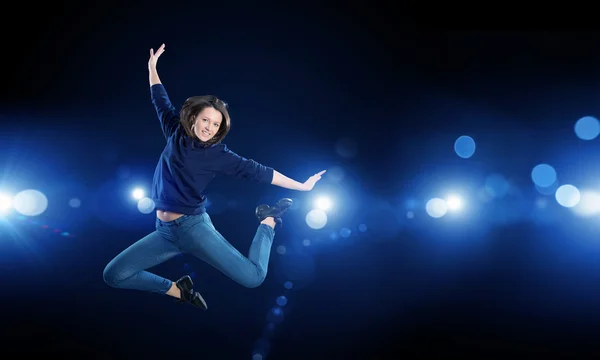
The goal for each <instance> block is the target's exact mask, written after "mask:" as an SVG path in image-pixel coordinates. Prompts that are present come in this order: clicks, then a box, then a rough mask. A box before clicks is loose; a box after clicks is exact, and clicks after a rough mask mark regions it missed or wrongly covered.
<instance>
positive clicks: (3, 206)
mask: <svg viewBox="0 0 600 360" xmlns="http://www.w3.org/2000/svg"><path fill="white" fill-rule="evenodd" d="M12 203H13V200H12V197H11V196H8V195H6V194H0V212H7V211H8V210H10V209H11V208H12Z"/></svg>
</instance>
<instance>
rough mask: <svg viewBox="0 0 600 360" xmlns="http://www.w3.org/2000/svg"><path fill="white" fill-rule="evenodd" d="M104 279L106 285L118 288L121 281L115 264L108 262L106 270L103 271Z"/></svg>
mask: <svg viewBox="0 0 600 360" xmlns="http://www.w3.org/2000/svg"><path fill="white" fill-rule="evenodd" d="M102 279H103V280H104V282H105V283H106V285H108V286H110V287H114V288H118V287H119V283H120V282H121V281H120V280H119V278H118V276H117V271H116V269H115V268H114V267H113V266H111V264H108V265H107V266H106V267H105V268H104V271H103V272H102Z"/></svg>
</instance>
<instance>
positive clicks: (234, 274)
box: [179, 213, 275, 288]
mask: <svg viewBox="0 0 600 360" xmlns="http://www.w3.org/2000/svg"><path fill="white" fill-rule="evenodd" d="M198 219H199V220H198V222H197V223H196V224H193V226H192V227H191V229H190V230H189V232H187V233H186V235H185V237H182V238H180V242H179V244H180V248H181V250H182V252H184V253H190V254H192V255H194V256H196V257H197V258H199V259H201V260H203V261H205V262H207V263H208V264H210V265H211V266H213V267H214V268H216V269H217V270H219V271H221V272H222V273H223V274H225V275H226V276H228V277H229V278H230V279H232V280H234V281H235V282H237V283H239V284H240V285H242V286H245V287H248V288H255V287H258V286H260V285H261V284H262V283H263V281H264V280H265V277H266V276H267V269H268V266H269V258H270V255H271V245H272V244H273V238H274V237H275V230H274V228H275V220H274V219H273V218H272V217H267V218H265V219H264V220H262V221H261V224H260V225H259V226H258V229H257V230H256V234H255V235H254V239H253V240H252V243H251V244H250V250H249V252H248V257H245V256H244V255H242V254H241V253H240V252H239V251H238V250H237V249H236V248H235V247H233V245H231V244H230V243H229V242H228V241H227V240H226V239H225V238H224V237H223V235H221V234H220V233H219V232H218V231H217V229H215V227H214V225H213V223H212V221H211V219H210V216H209V215H208V214H207V213H204V214H202V215H201V216H199V217H198Z"/></svg>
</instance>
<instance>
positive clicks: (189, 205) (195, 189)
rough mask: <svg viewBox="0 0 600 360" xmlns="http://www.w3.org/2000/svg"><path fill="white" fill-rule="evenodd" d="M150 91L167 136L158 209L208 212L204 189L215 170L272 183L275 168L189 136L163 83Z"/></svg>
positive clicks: (158, 177)
mask: <svg viewBox="0 0 600 360" xmlns="http://www.w3.org/2000/svg"><path fill="white" fill-rule="evenodd" d="M150 95H151V98H152V104H153V105H154V108H155V110H156V114H157V115H158V119H159V120H160V125H161V127H162V131H163V134H164V136H165V138H166V140H167V145H166V146H165V149H164V150H163V152H162V154H161V155H160V160H159V161H158V164H157V165H156V170H155V171H154V180H153V185H152V200H153V201H154V204H155V205H156V209H158V210H164V211H170V212H175V213H180V214H186V215H198V214H201V213H203V212H205V211H206V196H205V195H203V192H204V189H205V188H206V186H207V185H208V183H209V182H210V181H211V180H212V179H214V178H215V175H216V174H225V175H229V176H233V177H237V178H243V179H247V180H253V181H257V182H261V183H269V184H270V183H271V181H272V180H273V168H270V167H267V166H264V165H261V164H259V163H257V162H256V161H254V160H252V159H246V158H244V157H242V156H239V155H238V154H236V153H234V152H233V151H231V150H229V149H228V148H227V145H225V144H221V143H219V144H214V145H211V146H208V147H204V145H202V143H201V142H200V141H199V140H198V139H193V138H191V137H189V136H188V135H187V133H186V132H185V130H184V129H183V126H182V125H181V123H180V122H179V112H178V111H176V110H175V108H174V107H173V104H172V103H171V101H170V100H169V96H168V95H167V91H166V90H165V87H164V86H163V85H162V84H156V85H152V86H151V87H150ZM193 145H195V146H193Z"/></svg>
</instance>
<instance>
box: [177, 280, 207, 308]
mask: <svg viewBox="0 0 600 360" xmlns="http://www.w3.org/2000/svg"><path fill="white" fill-rule="evenodd" d="M175 286H177V288H178V289H179V291H180V292H181V299H179V301H180V302H182V303H183V302H187V303H190V304H192V305H193V306H196V307H199V308H201V309H203V310H206V309H208V306H207V305H206V301H204V298H202V295H200V293H199V292H195V291H194V290H193V287H194V283H193V282H192V278H191V277H189V275H186V276H184V277H182V278H181V279H179V280H177V281H176V282H175Z"/></svg>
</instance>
